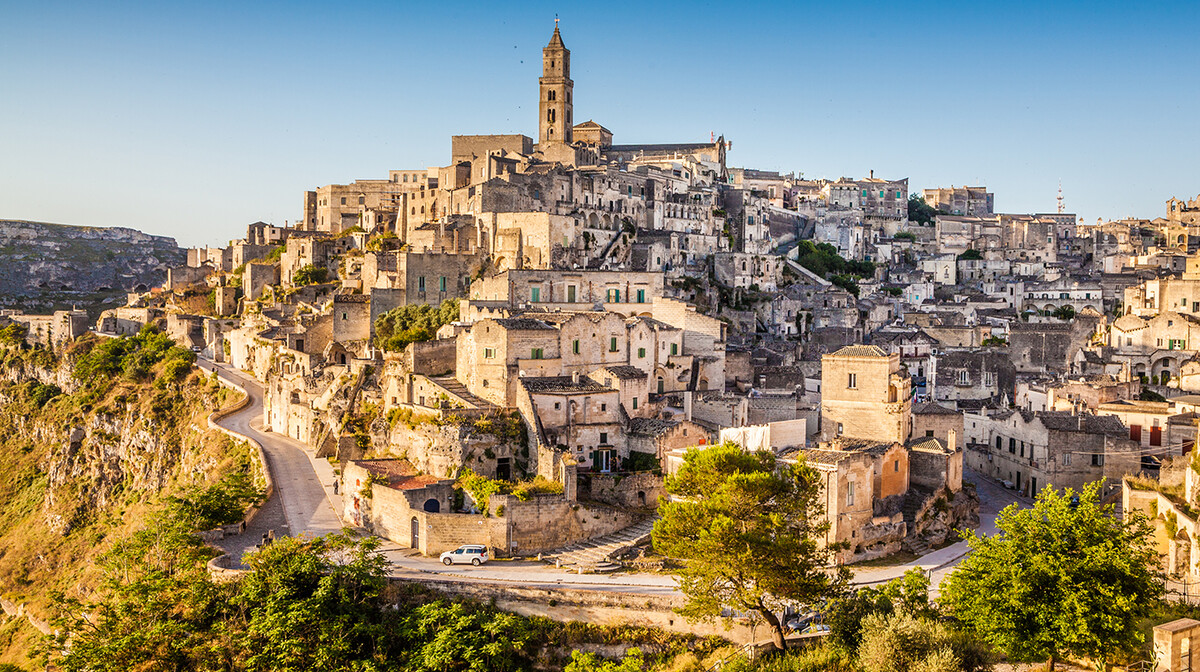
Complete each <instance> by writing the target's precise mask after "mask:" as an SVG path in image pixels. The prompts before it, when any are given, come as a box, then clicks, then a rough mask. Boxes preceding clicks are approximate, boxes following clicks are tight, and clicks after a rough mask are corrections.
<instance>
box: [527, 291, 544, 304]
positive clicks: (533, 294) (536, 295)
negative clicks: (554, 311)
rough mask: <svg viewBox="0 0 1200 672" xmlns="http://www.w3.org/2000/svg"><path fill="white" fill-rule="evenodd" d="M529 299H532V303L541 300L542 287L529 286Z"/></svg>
mask: <svg viewBox="0 0 1200 672" xmlns="http://www.w3.org/2000/svg"><path fill="white" fill-rule="evenodd" d="M529 300H530V301H532V302H534V303H539V302H541V300H542V288H541V287H530V288H529Z"/></svg>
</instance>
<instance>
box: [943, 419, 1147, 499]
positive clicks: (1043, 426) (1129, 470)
mask: <svg viewBox="0 0 1200 672" xmlns="http://www.w3.org/2000/svg"><path fill="white" fill-rule="evenodd" d="M963 424H964V431H965V433H966V436H967V452H966V460H965V461H966V464H967V466H968V467H969V468H971V469H973V470H975V471H977V472H979V473H981V474H983V475H985V476H988V477H990V478H995V479H999V480H1002V481H1006V482H1008V483H1011V484H1012V487H1013V488H1015V489H1016V490H1018V491H1019V492H1023V493H1026V494H1028V495H1030V496H1032V495H1034V494H1036V493H1037V491H1038V490H1039V489H1041V488H1044V487H1046V486H1047V485H1052V486H1054V487H1056V488H1068V487H1069V488H1073V489H1075V490H1076V491H1079V490H1080V489H1081V488H1082V487H1083V486H1084V485H1085V484H1086V483H1090V482H1092V481H1096V480H1107V481H1108V482H1109V483H1110V484H1115V483H1116V482H1117V481H1118V480H1119V479H1120V478H1122V477H1123V476H1125V475H1126V474H1136V473H1138V472H1139V471H1140V470H1141V468H1142V460H1141V454H1142V453H1141V450H1140V445H1139V444H1138V443H1136V442H1134V441H1131V440H1130V439H1129V430H1128V429H1127V428H1126V427H1125V426H1124V425H1123V424H1121V421H1120V420H1119V419H1118V418H1116V417H1113V416H1098V415H1091V414H1086V413H1085V414H1078V415H1076V414H1070V413H1060V412H1054V411H1043V412H1037V413H1029V412H1028V411H1023V410H1015V411H1013V410H1006V411H1000V412H995V413H987V412H983V413H979V414H975V413H967V414H966V415H965V416H964V423H963Z"/></svg>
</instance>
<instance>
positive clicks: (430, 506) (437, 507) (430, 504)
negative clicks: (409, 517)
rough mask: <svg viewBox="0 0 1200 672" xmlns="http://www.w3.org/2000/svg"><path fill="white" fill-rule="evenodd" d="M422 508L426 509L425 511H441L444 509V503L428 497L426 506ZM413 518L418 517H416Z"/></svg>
mask: <svg viewBox="0 0 1200 672" xmlns="http://www.w3.org/2000/svg"><path fill="white" fill-rule="evenodd" d="M422 508H423V509H425V513H440V512H441V510H442V503H441V502H439V501H438V500H436V499H427V500H425V506H423V507H422ZM413 520H416V519H415V518H414V519H413Z"/></svg>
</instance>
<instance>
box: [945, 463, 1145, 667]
mask: <svg viewBox="0 0 1200 672" xmlns="http://www.w3.org/2000/svg"><path fill="white" fill-rule="evenodd" d="M1075 495H1076V493H1075V492H1074V491H1072V490H1071V489H1066V490H1061V491H1060V490H1055V489H1054V488H1053V487H1047V488H1044V489H1043V490H1042V491H1041V492H1040V493H1038V497H1037V501H1036V502H1035V503H1034V506H1033V508H1031V509H1021V508H1018V507H1017V505H1016V504H1013V505H1011V506H1009V507H1007V508H1005V509H1004V510H1003V511H1001V512H1000V516H999V517H998V518H997V519H996V527H997V528H999V530H1000V533H999V534H996V535H994V536H990V537H983V536H979V535H977V534H974V533H971V534H969V535H967V538H968V539H969V540H970V546H971V550H972V553H971V554H970V555H969V556H967V558H966V560H964V561H963V563H962V565H961V566H960V567H959V568H958V569H957V571H955V572H954V573H953V574H951V575H950V576H949V577H948V579H947V580H946V582H945V583H944V584H943V586H942V594H941V602H942V605H943V606H944V607H947V608H948V609H949V611H950V613H951V614H952V615H953V616H955V617H957V618H958V619H959V620H960V621H962V622H963V623H965V624H967V625H968V626H970V627H971V628H972V629H973V630H975V631H976V632H977V633H979V635H980V636H981V637H982V638H983V639H984V640H986V641H987V642H989V643H990V644H991V645H992V646H994V647H996V648H997V649H999V650H1001V651H1003V652H1004V653H1005V654H1007V655H1008V656H1009V657H1011V658H1015V659H1018V660H1035V661H1043V660H1048V661H1049V662H1050V668H1051V669H1053V667H1054V663H1055V661H1056V660H1058V659H1060V658H1062V657H1063V656H1065V655H1071V656H1086V657H1088V658H1091V659H1094V660H1097V661H1099V662H1100V664H1101V665H1102V666H1105V665H1106V664H1107V661H1109V660H1111V659H1112V657H1113V655H1114V654H1116V653H1118V652H1122V651H1128V650H1131V649H1133V648H1136V647H1137V646H1138V645H1139V644H1141V642H1142V639H1143V635H1142V633H1141V632H1140V631H1139V629H1138V619H1140V618H1142V617H1143V616H1145V615H1146V614H1147V613H1148V611H1149V610H1150V608H1151V607H1152V606H1153V604H1154V603H1155V602H1156V601H1157V600H1158V599H1159V598H1161V597H1162V595H1163V577H1162V575H1161V574H1160V573H1159V572H1158V570H1157V569H1155V567H1157V565H1158V554H1157V552H1156V550H1155V548H1154V545H1153V541H1152V537H1151V535H1152V530H1151V527H1150V525H1149V524H1148V522H1147V521H1146V519H1145V518H1144V517H1143V516H1138V515H1134V516H1133V517H1131V518H1128V519H1126V520H1124V521H1122V520H1118V519H1117V518H1115V517H1113V515H1112V507H1111V506H1101V505H1100V503H1099V496H1100V484H1099V483H1098V482H1097V483H1091V484H1088V485H1087V486H1085V487H1084V489H1083V492H1081V493H1079V496H1078V497H1076V496H1075Z"/></svg>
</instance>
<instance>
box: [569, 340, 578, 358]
mask: <svg viewBox="0 0 1200 672" xmlns="http://www.w3.org/2000/svg"><path fill="white" fill-rule="evenodd" d="M571 352H572V353H573V354H576V355H578V354H579V339H578V338H577V339H575V340H573V341H571Z"/></svg>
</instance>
